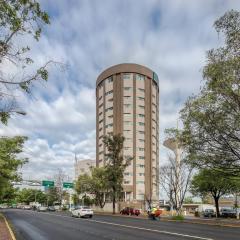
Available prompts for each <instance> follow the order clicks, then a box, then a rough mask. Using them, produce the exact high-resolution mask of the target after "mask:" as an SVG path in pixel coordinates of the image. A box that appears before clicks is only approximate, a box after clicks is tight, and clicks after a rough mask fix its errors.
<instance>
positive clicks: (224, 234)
mask: <svg viewBox="0 0 240 240" xmlns="http://www.w3.org/2000/svg"><path fill="white" fill-rule="evenodd" d="M4 214H5V216H6V217H7V219H8V220H9V222H10V224H11V225H12V226H13V229H14V232H15V233H16V237H17V240H30V239H31V240H72V239H73V240H74V239H78V240H79V239H84V240H101V239H104V240H105V239H106V240H107V239H114V240H120V239H122V240H129V239H131V240H150V239H157V240H173V239H179V240H183V239H184V240H188V239H189V240H191V239H198V240H211V239H214V240H221V239H224V240H235V239H236V240H239V239H240V228H231V227H219V226H209V225H201V224H189V223H181V222H165V221H152V220H148V219H133V218H127V217H119V216H104V215H95V216H94V217H93V219H82V218H73V217H71V216H69V215H67V214H62V213H57V212H53V213H48V212H46V213H39V212H34V211H31V210H18V209H16V210H15V209H9V210H4Z"/></svg>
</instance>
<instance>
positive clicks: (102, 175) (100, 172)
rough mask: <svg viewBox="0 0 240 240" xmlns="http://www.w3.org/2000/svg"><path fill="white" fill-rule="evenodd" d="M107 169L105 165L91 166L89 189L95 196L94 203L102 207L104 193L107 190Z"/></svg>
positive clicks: (104, 199) (104, 198)
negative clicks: (99, 166)
mask: <svg viewBox="0 0 240 240" xmlns="http://www.w3.org/2000/svg"><path fill="white" fill-rule="evenodd" d="M107 170H108V169H106V168H105V167H101V168H92V171H91V175H92V181H91V189H92V192H93V193H94V196H95V204H96V205H97V206H100V207H101V208H103V207H104V206H105V203H106V195H107V193H108V192H109V184H108V179H107V177H108V172H107Z"/></svg>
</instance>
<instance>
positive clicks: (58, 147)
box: [0, 0, 240, 179]
mask: <svg viewBox="0 0 240 240" xmlns="http://www.w3.org/2000/svg"><path fill="white" fill-rule="evenodd" d="M41 3H42V6H43V8H44V9H45V10H46V11H48V12H49V14H50V17H51V25H50V26H47V27H46V28H45V29H44V31H43V35H42V38H41V40H40V42H39V43H37V44H36V42H35V41H34V40H32V39H27V40H26V41H27V42H29V45H30V46H31V47H32V53H33V58H34V59H35V64H36V65H41V64H43V63H44V62H45V61H47V60H49V59H53V60H56V61H60V62H64V63H66V65H67V69H66V70H65V71H60V69H59V68H56V67H53V68H51V70H50V77H49V81H48V83H44V84H37V85H36V86H35V87H34V89H33V94H32V96H31V97H30V96H26V95H23V94H19V101H20V102H21V106H22V108H25V109H26V112H27V115H26V116H25V117H22V116H17V117H14V118H13V119H12V120H10V122H9V125H8V126H7V127H1V129H0V134H1V135H8V136H13V135H16V134H22V135H26V136H28V137H29V140H28V142H27V143H26V146H25V155H26V156H27V157H29V163H28V164H27V165H26V166H24V168H23V176H24V177H25V178H28V177H30V178H35V179H36V178H37V179H42V178H50V177H51V176H52V175H53V174H54V173H56V171H57V169H58V168H62V169H63V170H64V171H65V172H66V173H67V174H69V175H70V176H73V163H74V153H75V152H76V153H77V154H78V157H79V158H80V159H85V158H95V81H96V78H97V76H98V75H99V74H100V73H101V71H102V70H104V69H105V68H107V67H109V66H112V65H114V64H118V63H123V62H133V63H138V64H142V65H145V66H147V67H149V68H151V69H152V70H154V71H155V72H156V73H157V74H158V77H159V85H160V129H161V135H160V141H161V143H162V141H163V139H164V134H163V132H164V129H165V128H167V127H174V126H176V122H177V118H178V112H179V110H180V109H181V108H182V107H183V104H184V101H185V100H186V99H187V97H188V96H190V95H191V94H192V93H196V92H198V91H199V88H200V85H201V84H202V74H201V71H202V68H203V66H204V64H206V58H205V56H206V51H207V50H209V49H211V48H215V47H219V46H221V44H222V39H221V36H218V34H217V33H216V32H215V30H214V29H213V23H214V21H215V20H216V19H217V18H218V17H220V16H221V15H223V14H224V12H226V11H227V10H231V9H235V10H239V8H240V2H239V1H237V0H236V1H234V0H232V1H231V0H228V1H225V0H222V1H221V0H215V1H214V0H198V1H197V0H195V1H190V0H185V1H184V0H182V1H180V0H169V1H165V0H128V1H126V0H115V1H112V0H101V1H99V0H75V1H74V0H70V1H63V0H58V1H53V0H52V1H50V0H41ZM166 157H167V150H166V149H164V147H163V146H162V144H161V146H160V162H164V161H165V160H166Z"/></svg>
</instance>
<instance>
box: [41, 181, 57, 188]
mask: <svg viewBox="0 0 240 240" xmlns="http://www.w3.org/2000/svg"><path fill="white" fill-rule="evenodd" d="M42 186H44V187H54V181H48V180H43V181H42Z"/></svg>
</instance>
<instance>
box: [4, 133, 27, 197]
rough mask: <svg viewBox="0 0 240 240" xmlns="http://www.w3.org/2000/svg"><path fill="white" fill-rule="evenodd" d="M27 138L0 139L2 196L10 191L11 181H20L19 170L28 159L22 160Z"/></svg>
mask: <svg viewBox="0 0 240 240" xmlns="http://www.w3.org/2000/svg"><path fill="white" fill-rule="evenodd" d="M25 140H26V137H19V136H17V137H13V138H9V137H1V138H0V196H1V195H2V194H3V192H4V191H5V190H4V188H5V187H6V189H8V190H9V187H10V186H11V181H18V180H20V178H21V176H20V175H19V173H18V169H19V168H20V167H21V166H22V165H23V164H25V163H26V162H27V159H25V158H20V157H19V154H20V153H21V152H22V149H23V144H24V142H25ZM11 189H12V188H11Z"/></svg>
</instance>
